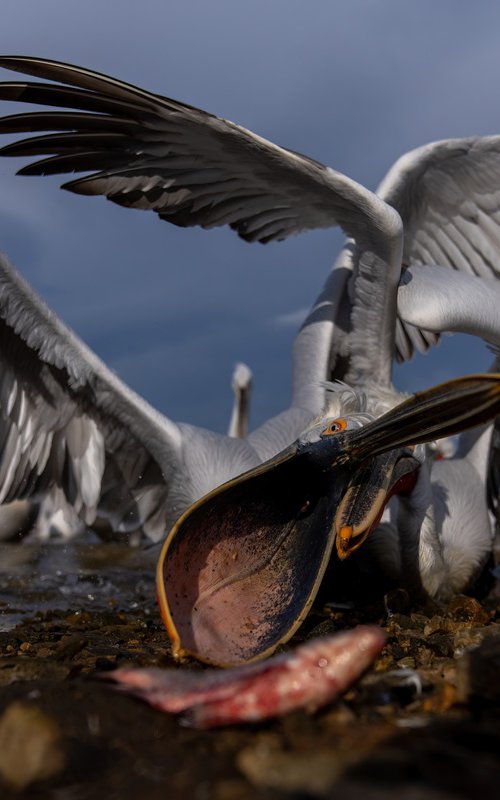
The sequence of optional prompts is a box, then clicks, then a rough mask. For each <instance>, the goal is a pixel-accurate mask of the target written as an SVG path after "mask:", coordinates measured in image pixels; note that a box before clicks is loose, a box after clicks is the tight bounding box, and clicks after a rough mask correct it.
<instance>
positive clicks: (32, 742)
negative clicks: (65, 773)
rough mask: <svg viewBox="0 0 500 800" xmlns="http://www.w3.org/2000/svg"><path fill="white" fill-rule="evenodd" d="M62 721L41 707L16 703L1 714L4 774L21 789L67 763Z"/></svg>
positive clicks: (6, 780)
mask: <svg viewBox="0 0 500 800" xmlns="http://www.w3.org/2000/svg"><path fill="white" fill-rule="evenodd" d="M65 760H66V759H65V754H64V749H63V745H62V738H61V733H60V730H59V727H58V725H57V724H56V723H55V721H54V720H53V719H51V718H50V717H49V716H48V715H47V714H44V713H43V712H42V711H41V710H40V709H39V708H37V707H36V706H33V705H29V704H27V703H20V702H16V703H12V704H11V705H10V706H8V708H7V709H6V711H4V713H3V715H2V716H1V717H0V778H1V779H2V780H3V782H4V784H5V785H7V786H8V787H11V788H13V789H15V790H16V791H19V790H21V789H25V788H26V787H28V786H30V785H31V784H32V783H37V782H39V781H46V780H48V779H49V778H53V777H54V776H56V775H58V774H59V773H60V772H62V770H63V769H64V766H65Z"/></svg>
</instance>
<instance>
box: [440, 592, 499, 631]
mask: <svg viewBox="0 0 500 800" xmlns="http://www.w3.org/2000/svg"><path fill="white" fill-rule="evenodd" d="M448 614H449V615H450V616H451V617H452V618H453V619H456V620H458V621H460V622H472V623H474V624H475V625H486V624H487V623H488V622H489V621H490V615H489V614H488V612H487V611H485V610H484V608H483V607H482V605H481V603H479V602H478V601H477V600H476V599H475V598H474V597H466V596H465V595H461V594H460V595H457V597H454V598H453V600H452V601H451V603H450V605H449V606H448Z"/></svg>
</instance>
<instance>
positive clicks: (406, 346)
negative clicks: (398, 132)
mask: <svg viewBox="0 0 500 800" xmlns="http://www.w3.org/2000/svg"><path fill="white" fill-rule="evenodd" d="M377 192H378V194H379V196H380V197H381V198H382V199H383V200H385V202H387V203H389V204H390V205H392V206H393V207H394V208H395V209H396V210H397V211H398V212H399V214H400V215H401V218H402V220H403V226H404V230H405V245H404V262H405V263H406V264H407V265H408V266H413V265H418V264H427V265H437V266H436V268H440V267H447V268H451V269H456V270H459V271H463V272H468V273H470V274H472V275H477V276H479V277H481V278H484V279H488V280H491V279H492V278H498V277H499V276H500V136H484V137H470V138H467V139H448V140H444V141H441V142H433V143H431V144H428V145H425V146H424V147H420V148H418V149H416V150H413V151H411V152H410V153H406V154H405V155H404V156H402V157H401V158H400V159H399V160H398V161H397V162H396V163H395V164H394V166H393V167H392V168H391V170H390V171H389V172H388V174H387V176H386V177H385V178H384V180H383V182H382V183H381V185H380V186H379V188H378V190H377ZM403 330H405V331H406V333H408V330H409V329H408V327H407V326H406V323H404V322H402V323H401V325H400V326H399V327H398V331H397V334H396V353H397V357H398V358H399V360H406V359H407V358H410V357H411V355H412V354H413V352H414V350H415V348H416V346H417V345H416V343H415V342H411V341H409V338H408V337H403V335H402V331H403ZM442 330H445V328H442ZM421 333H422V336H423V341H424V349H427V348H428V347H430V346H431V344H434V343H435V342H436V341H437V339H438V338H439V337H438V334H437V333H434V334H433V335H432V336H429V335H428V332H426V331H423V330H421ZM409 336H411V334H409Z"/></svg>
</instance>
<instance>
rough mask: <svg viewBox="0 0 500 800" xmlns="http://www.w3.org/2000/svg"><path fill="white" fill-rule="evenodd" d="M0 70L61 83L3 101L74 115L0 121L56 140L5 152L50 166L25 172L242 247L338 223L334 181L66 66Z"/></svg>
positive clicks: (239, 131)
mask: <svg viewBox="0 0 500 800" xmlns="http://www.w3.org/2000/svg"><path fill="white" fill-rule="evenodd" d="M0 66H2V67H5V68H7V69H12V70H17V71H19V72H23V73H27V74H30V75H35V76H36V77H39V78H44V79H49V80H53V81H60V82H62V83H63V84H64V85H53V84H42V83H39V84H36V83H3V84H1V85H0V98H2V99H8V100H17V101H22V102H28V103H37V104H43V105H53V106H62V107H66V108H72V109H79V110H80V111H79V112H74V111H64V112H53V113H50V112H49V113H46V112H43V113H42V114H36V113H28V114H21V115H15V116H11V117H6V118H4V119H3V120H2V121H1V123H0V131H1V132H3V133H12V132H23V131H30V132H34V131H62V133H57V134H50V135H46V136H38V137H35V138H30V139H26V140H23V141H20V142H16V143H14V144H12V145H8V146H7V147H5V148H3V150H2V153H3V155H13V156H14V155H15V156H24V155H26V156H49V157H47V158H43V159H42V160H41V161H37V162H35V163H34V164H31V165H29V166H28V167H25V168H24V169H22V170H21V171H20V172H21V173H23V174H30V175H44V174H45V175H46V174H58V173H65V172H81V171H86V172H88V171H91V172H92V173H93V174H91V175H90V176H88V177H84V178H79V179H77V180H73V181H71V182H70V183H66V184H65V185H64V188H65V189H69V190H70V191H73V192H78V193H80V194H89V195H106V197H108V198H109V199H110V200H113V201H114V202H116V203H119V204H120V205H124V206H129V207H132V208H140V209H151V210H153V211H156V213H157V214H158V215H159V216H160V217H161V219H165V220H168V221H169V222H173V223H174V224H176V225H181V226H189V225H201V226H203V227H206V228H210V227H214V226H217V225H230V226H231V227H232V228H233V229H234V230H236V231H237V232H238V234H239V235H240V236H241V237H243V238H244V239H246V240H248V241H260V242H268V241H271V240H273V239H284V238H286V237H287V236H290V235H292V234H294V233H298V232H299V231H301V230H304V229H308V228H322V227H329V226H331V225H335V224H341V225H342V224H344V222H345V220H344V221H343V216H344V215H343V211H344V209H343V205H344V203H343V200H342V197H336V196H335V192H334V191H333V192H332V188H333V189H336V188H337V189H339V190H340V192H341V194H342V190H344V192H345V191H347V194H348V193H349V186H348V185H346V184H345V182H343V181H342V179H341V176H335V175H333V176H332V173H331V171H330V170H329V169H328V168H327V167H325V166H323V165H322V164H320V163H318V162H316V161H313V160H312V159H310V158H307V157H306V156H302V155H299V154H297V153H294V152H292V151H290V150H285V149H283V148H281V147H278V146H277V145H274V144H272V143H271V142H268V141H266V140H265V139H262V138H261V137H259V136H257V135H255V134H253V133H251V132H250V131H248V130H245V129H244V128H241V127H239V126H238V125H235V124H233V123H232V122H229V121H227V120H224V119H221V118H219V117H216V116H213V115H212V114H208V113H206V112H205V111H201V110H199V109H197V108H193V107H192V106H189V105H186V104H184V103H180V102H177V101H175V100H170V99H168V98H165V97H162V96H160V95H156V94H151V93H150V92H146V91H143V90H142V89H139V88H137V87H134V86H131V85H129V84H126V83H123V82H120V81H117V80H115V79H113V78H109V77H106V76H104V75H100V74H98V73H95V72H91V71H89V70H85V69H81V68H79V67H74V66H70V65H67V64H61V63H58V62H54V61H48V60H45V59H39V58H22V57H14V56H12V57H3V58H0ZM73 87H76V88H73ZM89 112H91V113H89ZM335 177H337V183H338V186H337V187H336V186H335ZM332 178H333V186H332ZM349 183H350V182H347V184H349ZM347 199H349V198H347Z"/></svg>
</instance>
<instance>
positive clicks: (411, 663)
mask: <svg viewBox="0 0 500 800" xmlns="http://www.w3.org/2000/svg"><path fill="white" fill-rule="evenodd" d="M398 667H400V669H415V659H414V658H412V657H411V656H406V657H405V658H400V659H399V661H398Z"/></svg>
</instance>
